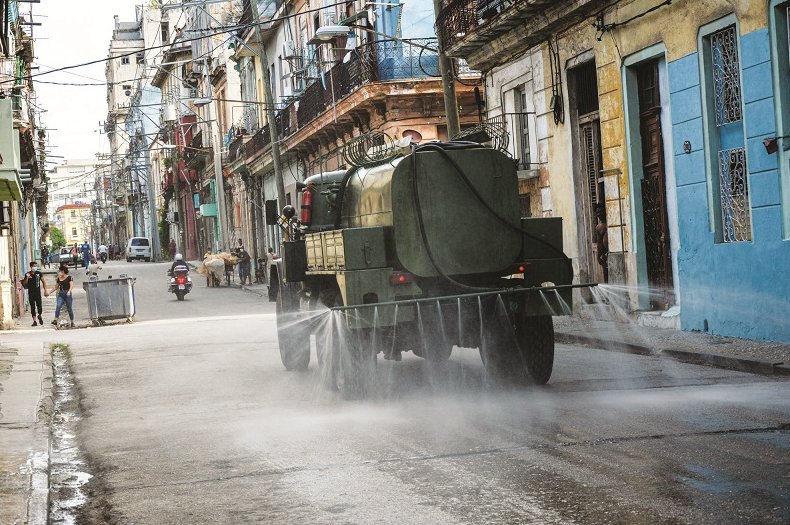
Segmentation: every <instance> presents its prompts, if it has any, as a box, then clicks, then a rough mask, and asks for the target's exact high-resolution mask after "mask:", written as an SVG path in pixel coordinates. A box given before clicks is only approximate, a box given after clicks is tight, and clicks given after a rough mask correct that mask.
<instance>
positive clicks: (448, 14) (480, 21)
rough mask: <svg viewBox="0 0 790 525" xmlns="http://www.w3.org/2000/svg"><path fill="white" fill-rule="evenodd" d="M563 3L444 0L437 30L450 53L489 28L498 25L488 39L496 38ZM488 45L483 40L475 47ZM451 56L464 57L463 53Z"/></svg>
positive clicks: (437, 21) (535, 0)
mask: <svg viewBox="0 0 790 525" xmlns="http://www.w3.org/2000/svg"><path fill="white" fill-rule="evenodd" d="M560 3H562V2H561V1H560V0H443V1H442V9H441V11H440V12H439V15H438V16H437V17H436V27H437V29H438V30H439V36H440V38H441V39H442V45H443V46H444V48H445V49H448V50H449V49H450V48H452V47H453V46H455V45H456V44H459V43H463V42H464V41H468V40H470V37H471V36H472V35H473V34H475V33H477V32H478V31H480V30H481V29H483V28H486V27H487V26H492V25H496V26H497V30H495V31H493V32H492V34H491V35H486V37H490V36H496V35H498V34H500V33H502V32H505V31H509V30H511V29H513V28H514V27H516V26H523V25H524V22H525V21H527V20H529V19H530V18H534V17H536V16H539V15H541V14H542V13H545V11H546V9H547V8H549V7H552V6H556V5H557V4H560ZM509 15H512V16H509ZM511 19H512V20H511ZM495 22H496V24H495ZM500 26H501V27H500ZM488 41H490V40H486V39H482V40H481V41H478V42H476V45H477V46H478V47H479V46H482V45H484V44H485V43H486V42H488ZM451 54H452V55H453V56H461V57H463V53H451Z"/></svg>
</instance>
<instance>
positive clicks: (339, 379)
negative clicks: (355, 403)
mask: <svg viewBox="0 0 790 525" xmlns="http://www.w3.org/2000/svg"><path fill="white" fill-rule="evenodd" d="M348 335H349V337H348V340H346V341H342V342H341V344H340V345H339V346H338V347H337V356H338V360H337V365H338V366H337V375H336V380H335V381H336V383H335V384H336V385H337V390H338V391H339V392H340V393H341V394H342V395H343V397H344V398H346V399H364V398H366V397H368V395H369V394H370V393H371V390H372V385H373V384H374V382H375V381H374V380H375V377H376V350H375V349H374V348H373V346H372V341H371V335H370V332H369V330H354V331H350V332H349V334H348Z"/></svg>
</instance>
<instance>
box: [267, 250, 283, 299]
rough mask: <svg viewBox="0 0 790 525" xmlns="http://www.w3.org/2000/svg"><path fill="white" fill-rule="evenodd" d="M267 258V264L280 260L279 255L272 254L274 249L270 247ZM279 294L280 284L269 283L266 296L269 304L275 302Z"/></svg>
mask: <svg viewBox="0 0 790 525" xmlns="http://www.w3.org/2000/svg"><path fill="white" fill-rule="evenodd" d="M267 257H268V260H269V264H272V263H273V262H274V261H276V260H277V259H279V258H280V256H279V255H277V254H276V253H274V249H273V248H272V247H271V246H269V254H268V256H267ZM278 275H279V274H278ZM279 292H280V283H279V282H274V280H272V281H271V282H269V290H268V295H269V302H270V303H273V302H275V301H276V300H277V295H278V293H279Z"/></svg>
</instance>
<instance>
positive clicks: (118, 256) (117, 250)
mask: <svg viewBox="0 0 790 525" xmlns="http://www.w3.org/2000/svg"><path fill="white" fill-rule="evenodd" d="M115 259H116V260H118V261H120V260H121V245H120V244H118V243H117V242H116V243H115Z"/></svg>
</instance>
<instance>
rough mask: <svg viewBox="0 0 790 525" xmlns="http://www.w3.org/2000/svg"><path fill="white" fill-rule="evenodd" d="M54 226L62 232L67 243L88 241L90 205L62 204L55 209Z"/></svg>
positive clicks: (89, 233)
mask: <svg viewBox="0 0 790 525" xmlns="http://www.w3.org/2000/svg"><path fill="white" fill-rule="evenodd" d="M55 226H57V227H58V228H60V230H61V231H62V232H63V238H64V239H65V240H66V244H67V245H72V244H74V243H77V244H82V243H83V241H88V242H90V235H91V205H90V204H64V205H63V206H60V207H58V208H57V209H56V210H55Z"/></svg>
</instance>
